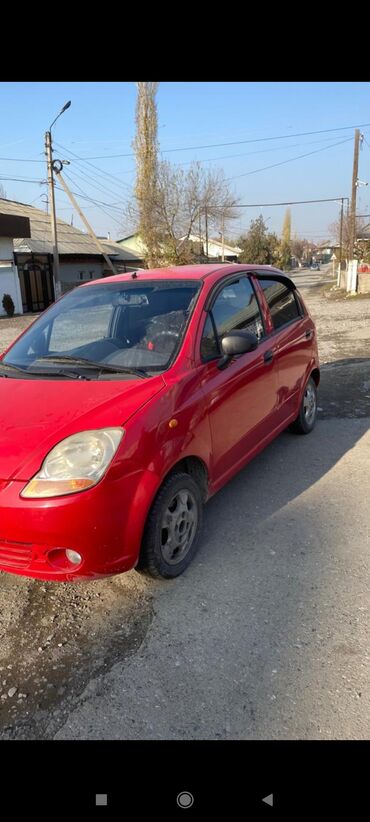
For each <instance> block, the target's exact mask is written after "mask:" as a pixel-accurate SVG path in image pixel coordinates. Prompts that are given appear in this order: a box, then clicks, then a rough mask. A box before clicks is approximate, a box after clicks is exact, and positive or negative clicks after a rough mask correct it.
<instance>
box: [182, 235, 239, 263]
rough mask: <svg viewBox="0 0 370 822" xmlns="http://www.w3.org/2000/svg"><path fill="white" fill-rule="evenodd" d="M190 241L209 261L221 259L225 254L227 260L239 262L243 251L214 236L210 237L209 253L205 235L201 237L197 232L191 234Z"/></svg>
mask: <svg viewBox="0 0 370 822" xmlns="http://www.w3.org/2000/svg"><path fill="white" fill-rule="evenodd" d="M183 239H185V238H183ZM189 242H190V243H192V245H193V248H194V252H196V250H197V249H198V254H200V256H201V257H204V258H205V259H206V260H208V261H209V262H218V261H221V260H222V256H223V257H224V260H225V262H229V263H237V262H238V257H239V255H240V254H241V253H242V249H241V248H238V247H237V246H231V245H227V244H226V243H222V242H221V240H215V239H213V238H212V237H210V238H209V239H208V254H207V243H206V240H205V237H204V236H202V237H200V236H199V235H197V234H190V235H189Z"/></svg>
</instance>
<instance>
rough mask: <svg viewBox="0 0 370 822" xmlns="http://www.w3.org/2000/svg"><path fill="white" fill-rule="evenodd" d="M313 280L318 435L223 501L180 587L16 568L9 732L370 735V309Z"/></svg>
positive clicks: (7, 658)
mask: <svg viewBox="0 0 370 822" xmlns="http://www.w3.org/2000/svg"><path fill="white" fill-rule="evenodd" d="M312 274H313V277H312V278H311V275H312ZM307 275H308V277H309V278H310V279H309V281H307V280H303V278H304V277H305V276H306V275H305V273H304V272H302V273H301V272H299V274H297V282H298V279H299V278H301V279H300V287H302V288H303V293H304V296H305V297H306V299H307V301H308V303H309V305H310V307H311V310H312V312H313V314H314V316H315V319H316V321H317V325H318V329H319V332H320V330H321V331H322V336H323V337H325V336H327V337H328V339H327V340H325V339H323V340H322V342H321V343H320V348H321V351H320V353H321V358H322V361H323V371H322V387H321V391H320V395H319V403H320V412H319V420H318V423H317V426H316V429H315V431H314V432H313V434H311V435H310V436H308V437H298V436H294V435H292V434H289V433H284V434H282V435H281V436H280V437H279V438H278V439H277V440H276V441H275V442H274V443H273V444H272V445H270V446H269V447H268V448H267V449H266V450H265V451H264V452H263V453H262V454H260V455H259V457H257V458H256V459H255V460H254V461H253V462H252V463H251V464H250V465H249V466H248V467H247V468H246V469H245V470H244V471H242V472H241V473H240V474H239V475H238V476H237V477H236V478H235V479H234V480H233V481H232V482H231V483H229V484H228V485H227V486H226V487H225V488H224V489H223V490H222V491H221V492H219V494H217V495H216V496H215V497H214V498H213V499H212V500H210V502H209V503H208V504H207V506H206V509H205V522H204V530H203V538H202V541H201V547H200V550H199V553H198V555H197V558H196V559H195V560H194V562H193V564H192V566H191V567H190V568H189V569H188V571H187V572H186V573H185V574H184V575H183V576H182V577H180V578H179V579H177V580H175V581H173V582H156V581H152V580H148V579H146V578H143V577H141V576H139V575H138V574H137V573H136V572H135V571H133V572H131V573H129V574H124V575H121V576H120V577H116V578H113V579H109V580H103V581H99V582H94V583H89V584H85V583H81V584H79V585H75V586H72V585H58V586H56V585H53V584H52V583H40V582H35V581H30V580H26V579H23V578H17V577H14V576H11V575H6V574H1V575H0V694H1V695H0V729H1V730H0V736H1V738H5V739H10V738H18V739H20V738H55V739H85V738H89V739H204V738H207V739H297V738H300V739H342V738H346V739H367V738H368V737H369V733H370V691H369V680H370V651H369V644H368V635H369V602H370V597H369V594H370V590H369V589H370V574H369V565H370V562H369V530H370V526H369V516H368V499H369V494H370V472H369V470H368V468H369V461H370V436H369V417H370V360H369V359H368V358H369V346H368V338H367V337H366V333H367V334H368V333H369V332H368V328H369V315H370V301H358V302H352V303H347V302H346V301H344V302H343V301H341V302H336V301H335V300H333V301H332V300H327V299H326V298H325V297H324V296H323V295H322V294H321V285H322V282H323V277H322V272H321V273H320V277H319V276H318V275H317V274H314V273H313V272H309V273H308V272H307ZM341 324H342V325H341ZM342 326H343V327H342ZM338 328H339V331H338ZM356 329H357V331H358V330H359V331H360V340H361V342H360V343H359V339H358V334H357V336H356V335H355V334H353V332H354V331H356ZM362 329H364V331H363V335H362V336H361V333H362ZM366 329H367V331H366ZM351 334H352V337H351ZM4 682H5V685H4ZM14 688H16V689H17V690H16V692H15V693H14V694H13V693H12V691H13V689H14ZM10 693H12V695H11V696H10V695H9V694H10ZM21 694H24V696H21Z"/></svg>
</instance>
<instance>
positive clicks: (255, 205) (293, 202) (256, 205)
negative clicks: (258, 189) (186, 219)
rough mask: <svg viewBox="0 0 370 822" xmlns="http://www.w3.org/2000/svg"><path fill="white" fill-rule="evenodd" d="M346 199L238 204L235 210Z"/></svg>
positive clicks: (332, 199)
mask: <svg viewBox="0 0 370 822" xmlns="http://www.w3.org/2000/svg"><path fill="white" fill-rule="evenodd" d="M348 199H349V197H325V198H323V199H320V200H288V201H287V202H285V203H238V204H237V205H236V206H235V208H261V207H265V206H287V205H301V204H303V203H337V202H338V201H340V200H348ZM216 208H217V206H216ZM220 208H222V206H220Z"/></svg>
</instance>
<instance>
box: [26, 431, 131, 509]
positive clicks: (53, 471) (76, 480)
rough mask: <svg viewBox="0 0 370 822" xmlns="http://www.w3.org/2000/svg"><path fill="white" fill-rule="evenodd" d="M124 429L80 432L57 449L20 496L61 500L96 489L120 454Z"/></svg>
mask: <svg viewBox="0 0 370 822" xmlns="http://www.w3.org/2000/svg"><path fill="white" fill-rule="evenodd" d="M123 434H124V429H123V428H103V429H99V430H97V431H81V433H80V434H73V436H72V437H67V438H66V439H65V440H62V441H61V442H60V443H58V445H56V446H55V447H54V448H53V449H52V450H51V451H50V452H49V454H48V455H47V457H46V458H45V460H44V462H43V464H42V466H41V470H40V471H39V472H38V473H37V474H35V476H34V477H32V479H31V480H30V481H29V483H28V484H27V485H26V487H25V488H24V489H23V491H22V492H21V497H28V498H31V499H32V498H38V497H60V496H62V495H63V494H76V493H77V492H78V491H85V490H86V489H87V488H91V487H92V486H93V485H96V483H97V482H99V480H100V479H101V478H102V476H103V474H104V473H105V471H106V470H107V468H108V466H109V465H110V463H111V462H112V459H113V457H114V455H115V453H116V451H117V448H118V446H119V444H120V442H121V439H122V437H123Z"/></svg>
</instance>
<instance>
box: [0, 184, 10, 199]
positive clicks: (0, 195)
mask: <svg viewBox="0 0 370 822" xmlns="http://www.w3.org/2000/svg"><path fill="white" fill-rule="evenodd" d="M7 199H8V196H7V193H6V191H5V188H4V186H3V185H2V184H1V183H0V200H7Z"/></svg>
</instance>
